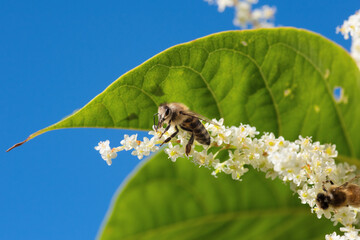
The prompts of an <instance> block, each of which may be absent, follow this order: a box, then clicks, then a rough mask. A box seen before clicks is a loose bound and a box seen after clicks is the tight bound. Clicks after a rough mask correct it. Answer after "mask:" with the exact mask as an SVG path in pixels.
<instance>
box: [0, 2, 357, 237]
mask: <svg viewBox="0 0 360 240" xmlns="http://www.w3.org/2000/svg"><path fill="white" fill-rule="evenodd" d="M356 2H358V1H355V0H351V1H350V0H345V1H338V0H329V1H323V0H322V1H321V0H313V1H288V0H278V1H265V0H260V4H269V5H275V6H276V7H277V14H276V19H275V23H276V24H277V25H282V26H294V27H299V28H305V29H309V30H311V31H315V32H318V33H320V34H322V35H324V36H325V37H327V38H329V39H332V40H333V41H335V42H337V43H339V44H340V45H342V46H344V47H345V48H347V49H349V47H350V41H349V40H348V41H345V40H343V38H342V36H340V35H337V34H336V33H335V28H336V26H338V25H341V24H342V22H343V20H344V19H347V17H348V16H349V15H351V14H353V13H354V12H355V11H356V10H357V9H359V4H356ZM232 19H233V10H232V9H227V10H226V11H225V12H224V13H219V12H217V8H216V7H215V6H209V5H208V4H207V3H206V2H204V1H202V0H183V1H168V0H153V1H144V0H140V1H90V0H89V1H42V0H38V1H9V0H2V1H0V22H1V23H2V24H1V26H0V31H1V38H0V56H1V57H0V73H1V88H0V100H1V101H0V102H1V109H2V111H3V114H2V117H1V118H0V126H1V139H0V146H1V147H2V150H1V151H0V190H1V194H0V239H9V240H10V239H93V238H95V236H96V233H97V231H98V228H99V226H100V224H101V222H102V220H103V218H104V216H105V214H106V211H107V208H108V206H109V203H110V201H111V198H112V196H113V194H114V193H115V191H116V189H117V188H118V186H119V185H120V184H121V182H122V181H123V180H124V178H126V176H127V175H128V174H129V173H130V172H131V171H132V170H133V169H134V168H135V166H136V165H137V164H138V163H139V161H138V160H137V158H134V157H133V156H131V155H130V153H126V152H125V153H121V154H119V156H118V158H117V159H116V160H115V161H114V164H113V165H112V166H111V167H108V166H107V165H106V163H105V162H104V161H102V159H101V158H100V155H99V154H98V152H96V151H95V150H94V146H95V145H97V143H98V141H100V140H105V139H109V140H110V141H111V143H112V144H116V143H118V142H119V141H120V140H121V139H122V137H123V134H125V133H129V131H125V130H104V129H71V130H70V129H67V130H58V131H53V132H49V133H45V134H44V135H41V136H39V137H37V138H35V139H33V140H31V141H30V142H28V143H26V144H25V145H23V146H21V147H20V148H17V149H14V150H13V151H11V152H9V153H5V150H6V149H7V148H8V147H10V146H11V145H13V144H14V143H16V142H19V141H22V140H24V139H25V138H26V137H27V136H28V135H29V134H31V133H33V132H35V131H37V130H39V129H42V128H44V127H46V126H48V125H50V124H52V123H55V122H57V121H58V120H60V119H62V118H63V117H65V116H67V115H69V114H71V113H72V112H73V111H74V110H76V109H79V108H81V107H82V106H83V105H85V104H86V103H87V102H88V101H90V100H91V99H92V98H93V97H95V96H96V95H97V94H98V93H100V92H101V91H103V90H104V89H105V88H106V87H107V86H108V85H109V84H110V83H112V82H113V81H114V80H115V79H116V78H118V77H119V76H120V75H122V74H124V73H125V72H127V71H129V70H130V69H132V68H134V67H136V66H138V65H139V64H141V63H142V62H144V61H145V60H147V59H148V58H150V57H152V56H153V55H155V54H157V53H159V52H161V51H163V50H165V49H167V48H168V47H171V46H173V45H175V44H179V43H183V42H187V41H191V40H193V39H196V38H199V37H203V36H206V35H208V34H211V33H215V32H219V31H224V30H231V29H236V27H234V26H233V25H232Z"/></svg>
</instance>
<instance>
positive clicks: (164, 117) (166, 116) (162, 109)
mask: <svg viewBox="0 0 360 240" xmlns="http://www.w3.org/2000/svg"><path fill="white" fill-rule="evenodd" d="M171 114H172V110H171V108H170V107H169V106H168V105H167V104H165V103H164V104H161V105H160V106H159V108H158V113H157V115H158V119H159V121H158V124H157V127H156V129H158V128H160V127H161V126H162V125H163V124H164V123H168V122H169V120H170V118H171ZM155 115H156V114H155ZM155 115H154V125H155Z"/></svg>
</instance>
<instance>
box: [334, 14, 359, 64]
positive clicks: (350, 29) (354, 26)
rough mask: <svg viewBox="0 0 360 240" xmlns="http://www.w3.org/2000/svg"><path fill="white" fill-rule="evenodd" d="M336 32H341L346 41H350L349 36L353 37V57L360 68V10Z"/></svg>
mask: <svg viewBox="0 0 360 240" xmlns="http://www.w3.org/2000/svg"><path fill="white" fill-rule="evenodd" d="M336 32H337V33H339V32H341V33H342V34H343V35H344V38H345V39H349V35H350V36H351V38H352V43H351V56H352V57H353V58H354V59H355V61H356V63H357V64H358V66H359V68H360V10H358V11H357V12H356V13H355V14H354V15H351V16H350V17H349V19H348V20H345V21H344V23H343V25H342V26H341V27H337V28H336Z"/></svg>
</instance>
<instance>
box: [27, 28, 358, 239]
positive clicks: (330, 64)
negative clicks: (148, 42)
mask: <svg viewBox="0 0 360 240" xmlns="http://www.w3.org/2000/svg"><path fill="white" fill-rule="evenodd" d="M359 80H360V73H359V70H358V68H357V66H356V65H355V63H354V61H353V60H352V59H351V57H350V56H349V54H348V53H347V52H346V51H345V50H344V49H342V48H341V47H339V46H337V45H336V44H334V43H332V42H330V41H328V40H326V39H324V38H323V37H321V36H319V35H317V34H314V33H311V32H308V31H305V30H297V29H292V28H277V29H266V30H265V29H264V30H251V31H230V32H223V33H218V34H214V35H210V36H207V37H204V38H201V39H198V40H195V41H192V42H189V43H185V44H181V45H178V46H175V47H172V48H170V49H168V50H166V51H164V52H162V53H160V54H158V55H156V56H155V57H153V58H152V59H150V60H149V61H147V62H145V63H144V64H142V65H140V66H139V67H137V68H135V69H133V70H132V71H130V72H128V73H126V74H124V75H123V76H121V77H120V78H119V79H118V80H116V81H115V82H114V83H113V84H111V85H110V86H109V87H108V88H107V89H106V90H105V91H104V92H103V93H101V94H99V95H98V96H97V97H96V98H94V99H93V100H92V101H91V102H89V103H88V104H87V105H86V106H85V107H84V108H82V109H80V110H79V111H78V112H76V113H75V114H73V115H71V116H69V117H67V118H65V119H64V120H62V121H60V122H58V123H56V124H54V125H52V126H49V127H47V128H45V129H43V130H40V131H38V132H36V133H34V134H33V135H31V136H30V137H29V139H31V138H33V137H35V136H37V135H39V134H41V133H44V132H46V131H50V130H54V129H61V128H72V127H102V128H127V129H143V130H145V129H150V128H151V126H152V116H153V114H154V113H155V112H156V111H157V106H158V105H159V104H160V103H163V102H182V103H184V104H186V105H188V106H189V107H190V109H192V110H194V111H196V112H199V113H200V114H202V115H204V116H207V117H209V118H221V117H222V118H224V119H225V125H228V126H230V125H235V126H238V125H239V124H240V123H248V124H250V125H252V126H256V128H257V129H258V130H259V131H260V132H264V131H268V132H274V133H275V134H276V135H277V136H280V135H281V136H284V137H285V138H286V139H288V140H294V139H295V138H297V137H298V135H300V134H301V135H302V136H312V137H313V139H314V140H316V141H320V142H322V143H333V144H336V145H337V149H338V151H339V153H340V156H341V160H343V161H348V162H350V163H353V164H357V165H358V166H360V164H359V161H358V160H357V159H358V158H359V157H360V147H359V146H360V134H359V132H360V125H359V124H358V123H359V122H360V121H359V120H360V105H359V100H360V88H359V82H360V81H359ZM337 87H340V88H341V89H342V90H343V92H344V95H343V98H342V100H341V101H338V102H337V101H335V99H334V97H333V90H334V89H335V88H337ZM115 164H116V163H115ZM331 225H332V223H331V222H330V221H325V222H324V221H323V220H317V219H316V217H315V215H312V214H310V209H309V208H307V207H306V206H301V204H300V200H298V199H296V197H294V196H292V195H291V193H290V191H289V190H288V187H287V186H285V185H282V184H281V183H279V182H274V181H270V180H267V179H265V178H264V176H263V174H259V173H256V172H255V171H251V172H250V173H247V174H246V175H245V177H244V181H243V182H236V181H233V180H231V179H230V177H229V176H224V177H221V179H214V178H213V177H212V176H211V175H210V171H208V170H206V169H197V168H195V167H194V166H193V165H192V164H191V163H189V162H187V161H185V160H183V161H179V162H177V163H175V164H172V163H171V162H170V160H168V159H166V156H165V155H164V154H163V153H160V154H159V155H157V156H156V157H154V158H153V159H151V160H150V161H149V162H147V163H146V165H144V166H143V168H141V169H140V170H139V171H138V172H136V173H134V174H133V176H132V178H131V180H130V181H129V182H128V183H127V184H126V185H124V187H123V190H122V191H121V193H120V195H119V196H118V197H117V198H116V199H115V200H114V203H113V209H112V210H111V213H109V219H108V221H107V222H105V223H104V227H103V229H102V231H103V232H102V233H100V236H101V238H102V239H205V238H206V239H227V238H231V239H263V238H265V237H266V238H267V239H268V238H269V239H310V237H312V238H319V239H323V238H324V234H325V233H330V232H331V231H332V230H331V229H330V227H331Z"/></svg>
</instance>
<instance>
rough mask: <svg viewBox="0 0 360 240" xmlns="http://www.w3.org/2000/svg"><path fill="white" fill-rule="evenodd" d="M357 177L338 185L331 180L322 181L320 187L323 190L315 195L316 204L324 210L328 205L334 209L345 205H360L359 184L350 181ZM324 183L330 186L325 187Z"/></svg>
mask: <svg viewBox="0 0 360 240" xmlns="http://www.w3.org/2000/svg"><path fill="white" fill-rule="evenodd" d="M359 177H360V175H358V176H356V177H354V178H353V179H351V180H350V181H348V182H346V183H344V184H343V185H340V186H336V185H334V183H333V181H331V180H327V181H325V182H323V187H322V188H323V190H324V192H323V193H318V195H317V197H316V203H317V205H318V206H319V207H320V208H322V209H324V210H326V209H328V208H329V207H332V208H333V209H335V210H336V209H337V208H341V207H347V206H353V207H360V186H359V185H357V184H353V183H351V182H352V181H354V180H355V179H357V178H359ZM325 183H330V184H331V186H330V187H329V188H328V189H327V188H326V187H325Z"/></svg>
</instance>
